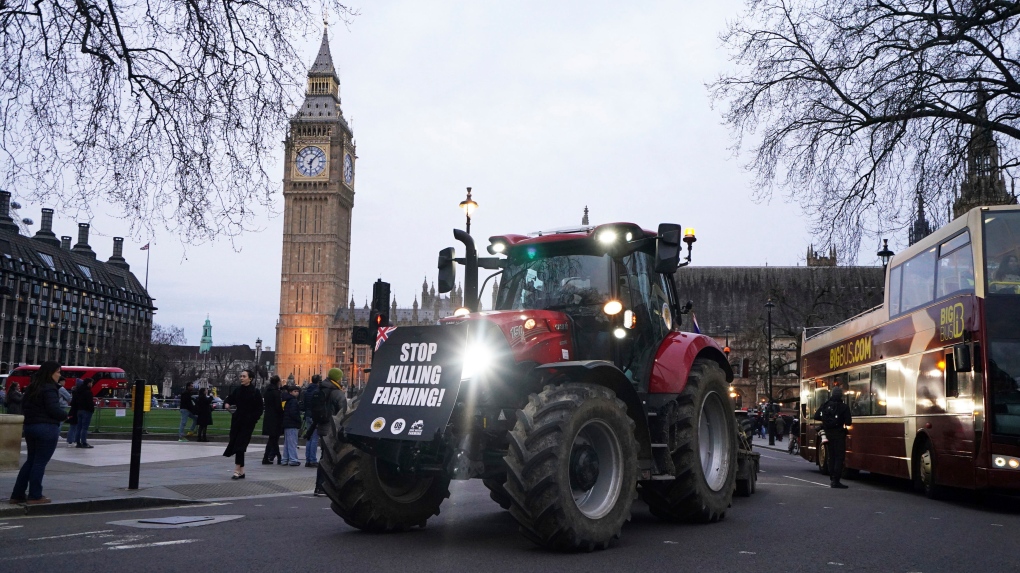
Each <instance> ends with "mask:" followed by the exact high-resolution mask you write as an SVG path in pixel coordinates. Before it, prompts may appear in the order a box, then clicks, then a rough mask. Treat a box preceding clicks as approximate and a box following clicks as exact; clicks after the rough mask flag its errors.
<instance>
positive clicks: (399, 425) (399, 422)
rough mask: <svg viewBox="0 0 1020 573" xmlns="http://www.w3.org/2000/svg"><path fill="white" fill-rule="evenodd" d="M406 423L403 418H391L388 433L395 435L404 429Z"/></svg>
mask: <svg viewBox="0 0 1020 573" xmlns="http://www.w3.org/2000/svg"><path fill="white" fill-rule="evenodd" d="M406 425H407V422H405V421H404V419H403V418H397V419H396V420H393V425H391V426H390V433H391V434H393V435H394V436H396V435H397V434H399V433H401V432H403V431H404V426H406Z"/></svg>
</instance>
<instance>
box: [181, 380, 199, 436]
mask: <svg viewBox="0 0 1020 573" xmlns="http://www.w3.org/2000/svg"><path fill="white" fill-rule="evenodd" d="M188 420H191V429H190V430H188V433H187V434H185V433H184V426H187V425H188ZM197 424H198V416H197V415H196V414H195V385H194V383H193V382H188V383H187V384H186V385H185V386H184V392H181V427H180V428H178V430H177V441H178V442H186V441H188V436H190V435H192V434H194V433H195V425H197Z"/></svg>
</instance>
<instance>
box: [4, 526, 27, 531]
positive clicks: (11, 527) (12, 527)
mask: <svg viewBox="0 0 1020 573" xmlns="http://www.w3.org/2000/svg"><path fill="white" fill-rule="evenodd" d="M19 527H25V526H24V525H0V531H3V530H5V529H18V528H19Z"/></svg>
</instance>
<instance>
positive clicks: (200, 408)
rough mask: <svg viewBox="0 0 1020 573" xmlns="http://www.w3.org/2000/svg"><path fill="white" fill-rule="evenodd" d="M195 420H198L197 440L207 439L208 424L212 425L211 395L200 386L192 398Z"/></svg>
mask: <svg viewBox="0 0 1020 573" xmlns="http://www.w3.org/2000/svg"><path fill="white" fill-rule="evenodd" d="M194 406H195V409H194V412H195V420H196V421H197V422H198V441H199V442H208V441H209V434H208V432H209V426H211V425H212V423H213V419H212V397H211V396H209V392H208V390H206V389H205V388H202V389H201V390H199V391H198V396H195V400H194Z"/></svg>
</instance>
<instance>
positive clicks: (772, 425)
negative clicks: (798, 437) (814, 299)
mask: <svg viewBox="0 0 1020 573" xmlns="http://www.w3.org/2000/svg"><path fill="white" fill-rule="evenodd" d="M775 306H776V305H775V304H773V302H772V299H771V298H769V300H768V301H767V302H766V303H765V310H766V311H767V313H768V338H769V340H768V345H769V349H768V359H769V362H768V385H769V386H768V390H769V404H768V418H767V419H768V424H769V445H770V446H774V445H776V416H775V414H774V413H773V412H772V309H773V308H775Z"/></svg>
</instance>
